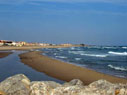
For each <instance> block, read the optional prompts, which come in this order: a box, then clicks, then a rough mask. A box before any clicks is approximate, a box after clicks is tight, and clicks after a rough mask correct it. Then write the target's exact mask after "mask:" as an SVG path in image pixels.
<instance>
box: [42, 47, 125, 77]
mask: <svg viewBox="0 0 127 95" xmlns="http://www.w3.org/2000/svg"><path fill="white" fill-rule="evenodd" d="M42 51H44V55H46V56H49V57H52V58H55V59H59V60H62V61H65V62H68V63H70V64H75V65H78V66H81V67H85V68H89V69H92V70H95V71H97V72H101V73H104V74H109V75H113V76H117V77H122V78H127V46H89V47H71V48H56V49H55V48H52V49H51V48H47V49H46V48H45V49H42Z"/></svg>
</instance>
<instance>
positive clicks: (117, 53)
mask: <svg viewBox="0 0 127 95" xmlns="http://www.w3.org/2000/svg"><path fill="white" fill-rule="evenodd" d="M108 53H109V54H114V55H124V56H125V55H127V52H113V51H109V52H108Z"/></svg>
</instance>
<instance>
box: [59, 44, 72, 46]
mask: <svg viewBox="0 0 127 95" xmlns="http://www.w3.org/2000/svg"><path fill="white" fill-rule="evenodd" d="M61 46H72V44H61Z"/></svg>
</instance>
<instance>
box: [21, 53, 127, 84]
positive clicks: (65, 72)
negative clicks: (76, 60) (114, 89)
mask: <svg viewBox="0 0 127 95" xmlns="http://www.w3.org/2000/svg"><path fill="white" fill-rule="evenodd" d="M41 53H42V52H40V51H33V52H28V53H24V54H20V55H19V56H20V59H21V61H22V62H23V63H24V64H27V65H28V66H30V67H32V68H33V69H36V70H37V71H39V72H44V73H45V74H47V75H49V76H52V77H55V78H57V79H60V80H63V81H70V80H72V79H80V80H81V81H83V82H84V84H90V83H91V82H93V81H96V80H99V79H105V80H107V81H110V82H112V83H127V79H122V78H117V77H113V76H110V75H106V74H102V73H98V72H95V71H93V70H89V69H87V68H82V67H79V66H76V65H73V64H69V63H65V62H62V61H59V60H56V59H52V58H49V57H47V56H44V55H41Z"/></svg>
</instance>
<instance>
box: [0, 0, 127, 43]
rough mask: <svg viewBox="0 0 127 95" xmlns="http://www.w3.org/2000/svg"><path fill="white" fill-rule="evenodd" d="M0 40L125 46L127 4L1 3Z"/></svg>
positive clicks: (84, 0) (72, 0) (94, 0)
mask: <svg viewBox="0 0 127 95" xmlns="http://www.w3.org/2000/svg"><path fill="white" fill-rule="evenodd" d="M0 39H5V40H16V41H20V40H21V41H28V42H45V43H86V44H96V45H127V1H126V0H0Z"/></svg>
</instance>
